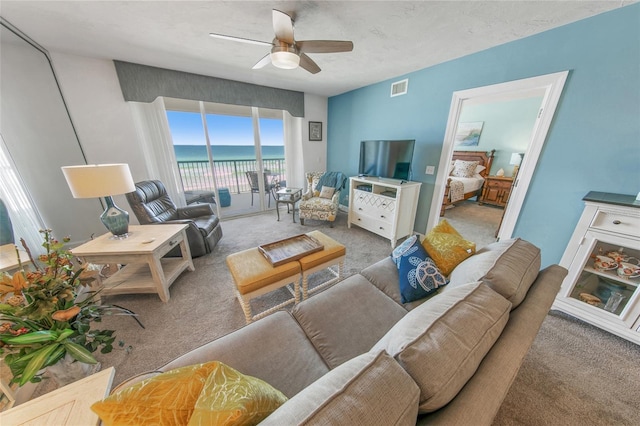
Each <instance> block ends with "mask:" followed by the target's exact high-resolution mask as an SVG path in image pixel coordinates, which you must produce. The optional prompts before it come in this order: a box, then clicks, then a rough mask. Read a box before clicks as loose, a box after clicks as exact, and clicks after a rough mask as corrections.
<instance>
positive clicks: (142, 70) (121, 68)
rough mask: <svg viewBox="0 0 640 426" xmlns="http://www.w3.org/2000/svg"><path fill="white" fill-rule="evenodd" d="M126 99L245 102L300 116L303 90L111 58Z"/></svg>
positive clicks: (302, 115)
mask: <svg viewBox="0 0 640 426" xmlns="http://www.w3.org/2000/svg"><path fill="white" fill-rule="evenodd" d="M113 62H114V64H115V67H116V73H117V74H118V80H119V81H120V88H121V89H122V95H123V96H124V99H125V100H126V101H135V102H153V101H154V100H155V99H156V98H157V97H158V96H164V97H171V98H179V99H192V100H196V101H206V102H218V103H224V104H232V105H247V106H254V107H260V108H272V109H280V110H286V111H288V112H289V113H290V114H291V115H292V116H294V117H304V93H302V92H296V91H293V90H284V89H276V88H273V87H267V86H259V85H256V84H251V83H243V82H240V81H233V80H226V79H223V78H217V77H209V76H205V75H199V74H191V73H187V72H182V71H175V70H168V69H164V68H156V67H151V66H147V65H140V64H134V63H131V62H122V61H113Z"/></svg>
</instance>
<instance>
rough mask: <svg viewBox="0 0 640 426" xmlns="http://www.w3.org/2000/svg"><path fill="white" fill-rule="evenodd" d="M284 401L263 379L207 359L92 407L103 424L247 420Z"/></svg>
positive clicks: (252, 420)
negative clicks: (202, 362) (246, 374)
mask: <svg viewBox="0 0 640 426" xmlns="http://www.w3.org/2000/svg"><path fill="white" fill-rule="evenodd" d="M286 400H287V398H286V397H285V396H284V395H283V394H282V393H281V392H279V391H278V390H276V389H274V388H273V387H271V386H269V384H267V383H265V382H263V381H262V380H260V379H256V378H254V377H250V376H245V375H243V374H241V373H239V372H238V371H236V370H234V369H233V368H231V367H229V366H227V365H225V364H223V363H221V362H218V361H212V362H207V363H204V364H196V365H189V366H186V367H180V368H177V369H175V370H171V371H167V372H165V373H162V374H159V375H157V376H154V377H152V378H150V379H146V380H143V381H142V382H139V383H136V384H134V385H132V386H129V387H127V388H125V389H122V390H121V391H119V392H116V393H114V394H113V395H110V396H109V397H107V398H105V399H104V400H102V401H98V402H96V403H94V404H93V405H92V406H91V409H92V410H93V411H94V412H95V413H96V414H98V416H99V417H100V419H101V420H102V422H103V424H104V425H105V426H121V425H154V426H156V425H157V426H164V425H187V424H188V425H200V424H202V425H204V424H207V425H245V424H246V425H252V424H257V423H258V422H260V421H261V420H263V419H264V418H265V417H267V416H268V415H269V414H271V412H273V411H275V410H276V408H278V407H279V406H280V405H282V403H284V402H285V401H286Z"/></svg>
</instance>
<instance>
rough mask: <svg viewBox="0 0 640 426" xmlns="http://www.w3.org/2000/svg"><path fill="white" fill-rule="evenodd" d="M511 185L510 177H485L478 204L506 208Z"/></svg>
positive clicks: (511, 179)
mask: <svg viewBox="0 0 640 426" xmlns="http://www.w3.org/2000/svg"><path fill="white" fill-rule="evenodd" d="M512 185H513V178H512V177H504V176H487V177H486V179H485V182H484V188H482V196H481V197H480V202H479V203H480V204H493V205H494V206H499V207H506V205H507V201H509V194H511V186H512Z"/></svg>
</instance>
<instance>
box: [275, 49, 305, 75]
mask: <svg viewBox="0 0 640 426" xmlns="http://www.w3.org/2000/svg"><path fill="white" fill-rule="evenodd" d="M271 63H273V65H274V66H276V67H278V68H282V69H285V70H291V69H294V68H297V67H298V65H300V56H298V55H297V54H295V53H293V52H287V51H279V52H272V53H271Z"/></svg>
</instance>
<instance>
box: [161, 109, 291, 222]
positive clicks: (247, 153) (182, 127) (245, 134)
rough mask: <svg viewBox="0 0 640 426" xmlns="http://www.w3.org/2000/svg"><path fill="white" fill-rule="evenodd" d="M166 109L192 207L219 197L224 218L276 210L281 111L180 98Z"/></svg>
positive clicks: (281, 144) (281, 146)
mask: <svg viewBox="0 0 640 426" xmlns="http://www.w3.org/2000/svg"><path fill="white" fill-rule="evenodd" d="M196 106H197V108H198V109H199V111H197V112H196V111H193V109H194V107H196ZM166 108H167V118H168V121H169V127H170V130H171V134H172V138H173V143H174V150H175V154H176V159H177V162H178V167H179V170H180V176H181V180H182V185H183V188H184V191H185V198H186V201H187V204H192V203H197V202H209V201H210V200H211V197H215V199H216V203H217V208H218V209H219V210H218V211H219V213H220V215H221V217H229V216H236V215H243V214H250V213H256V212H260V211H264V210H267V209H273V208H274V207H275V202H274V192H275V191H276V190H277V188H278V186H279V185H281V184H284V182H283V181H284V176H285V166H284V165H285V161H284V137H283V135H284V130H283V121H282V118H281V117H282V112H281V111H273V110H265V109H259V108H252V107H244V106H235V105H222V104H212V103H198V102H191V101H175V100H167V101H166ZM188 109H191V111H188ZM185 110H187V111H185Z"/></svg>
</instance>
